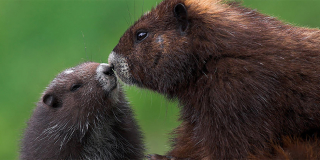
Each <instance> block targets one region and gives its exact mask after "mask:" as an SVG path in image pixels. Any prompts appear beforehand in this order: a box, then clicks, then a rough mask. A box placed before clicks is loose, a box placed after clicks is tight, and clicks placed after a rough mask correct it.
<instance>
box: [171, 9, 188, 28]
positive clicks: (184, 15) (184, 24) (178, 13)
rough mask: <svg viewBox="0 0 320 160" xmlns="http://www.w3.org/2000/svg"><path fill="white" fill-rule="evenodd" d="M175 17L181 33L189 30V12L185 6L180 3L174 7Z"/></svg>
mask: <svg viewBox="0 0 320 160" xmlns="http://www.w3.org/2000/svg"><path fill="white" fill-rule="evenodd" d="M174 16H175V17H176V18H177V20H178V22H179V24H180V29H181V32H185V31H186V30H187V28H188V25H189V23H188V11H187V8H186V6H185V5H184V4H182V3H178V4H177V5H176V6H175V7H174Z"/></svg>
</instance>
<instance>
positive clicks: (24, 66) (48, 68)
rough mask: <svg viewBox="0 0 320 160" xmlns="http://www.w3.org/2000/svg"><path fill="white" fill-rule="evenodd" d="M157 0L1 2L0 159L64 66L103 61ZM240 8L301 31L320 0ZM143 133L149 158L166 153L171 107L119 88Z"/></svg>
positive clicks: (280, 0) (317, 15)
mask: <svg viewBox="0 0 320 160" xmlns="http://www.w3.org/2000/svg"><path fill="white" fill-rule="evenodd" d="M156 2H160V0H0V76H1V78H0V159H1V160H2V159H5V160H6V159H17V157H18V151H19V140H20V137H21V134H22V132H23V128H25V126H26V121H27V120H28V118H29V117H30V115H31V113H32V110H33V108H34V107H35V103H36V102H37V101H38V99H39V97H40V95H41V93H42V92H43V90H44V89H45V87H46V86H47V85H48V83H49V82H50V81H51V80H52V79H53V78H54V77H55V75H56V74H58V73H59V72H60V71H62V70H64V69H65V68H68V67H72V66H75V65H77V64H79V63H81V62H84V61H88V60H90V61H96V62H107V58H108V55H109V53H110V52H111V50H112V49H113V47H114V46H115V45H116V44H117V42H118V40H119V38H120V37H121V35H122V34H123V33H124V32H125V30H126V29H127V28H128V27H129V25H130V24H132V23H133V20H136V19H137V18H138V17H139V16H140V15H141V14H142V13H143V12H144V11H146V10H149V9H151V7H152V6H155V5H156ZM243 4H244V5H245V6H248V7H251V8H257V9H258V10H259V11H261V12H263V13H266V14H269V15H272V16H275V17H279V19H281V20H284V21H286V22H289V23H292V24H295V25H299V26H306V27H319V26H320V10H319V8H320V1H317V0H268V1H267V0H244V3H243ZM125 89H126V91H127V96H128V99H129V101H130V103H131V104H132V106H134V109H135V113H136V115H137V116H136V117H137V119H138V121H139V124H140V125H141V127H142V129H143V132H144V133H145V137H146V139H145V142H146V145H147V149H148V150H147V152H148V153H159V154H162V153H165V152H166V151H167V150H168V149H169V143H168V137H170V136H169V134H168V133H170V131H171V130H172V129H173V128H175V127H176V126H177V125H178V124H179V122H178V121H177V118H178V113H179V112H178V108H177V107H176V106H177V104H176V103H173V102H168V100H166V99H165V98H164V97H162V96H161V95H158V94H156V93H153V92H151V91H146V90H141V89H138V88H136V87H125Z"/></svg>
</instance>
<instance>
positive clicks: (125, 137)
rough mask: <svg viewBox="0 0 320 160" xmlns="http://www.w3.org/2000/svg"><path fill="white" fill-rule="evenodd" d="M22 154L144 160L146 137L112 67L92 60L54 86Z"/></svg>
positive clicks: (29, 159)
mask: <svg viewBox="0 0 320 160" xmlns="http://www.w3.org/2000/svg"><path fill="white" fill-rule="evenodd" d="M109 68H110V67H109ZM109 70H110V69H109ZM20 152H21V153H20V158H21V159H23V160H36V159H39V160H40V159H109V160H111V159H119V160H120V159H123V160H125V159H127V160H136V159H143V158H144V153H143V152H144V147H143V143H142V134H141V132H140V130H139V126H138V125H137V124H136V122H135V119H134V117H133V113H132V110H131V107H130V106H129V104H128V102H127V101H126V99H125V96H124V94H123V92H122V89H121V87H120V86H119V84H118V83H117V80H116V77H115V76H114V75H111V74H110V73H108V65H107V64H99V63H92V62H88V63H83V64H81V65H78V66H76V67H74V68H70V69H67V70H65V71H64V72H61V73H60V74H59V75H58V76H57V77H56V78H55V79H54V80H53V81H52V82H51V83H50V85H49V86H48V87H47V89H46V90H45V92H44V93H43V95H42V97H41V99H40V101H39V102H38V104H37V107H36V108H35V110H34V113H33V115H32V116H31V118H30V120H29V122H28V127H27V128H26V130H25V133H24V136H23V139H22V144H21V151H20Z"/></svg>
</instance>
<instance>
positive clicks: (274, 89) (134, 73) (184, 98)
mask: <svg viewBox="0 0 320 160" xmlns="http://www.w3.org/2000/svg"><path fill="white" fill-rule="evenodd" d="M109 63H110V64H112V65H114V67H115V70H116V74H117V76H118V77H119V78H120V79H121V80H122V81H124V82H125V83H128V84H134V85H137V86H139V87H142V88H147V89H151V90H154V91H157V92H159V93H162V94H164V95H166V96H167V97H168V98H172V99H178V101H179V103H180V105H181V106H182V107H181V120H182V124H181V125H180V126H179V127H178V128H177V129H176V130H175V133H176V135H177V136H176V139H175V142H174V145H173V150H172V151H170V152H169V153H168V155H169V156H172V157H175V158H177V159H179V158H180V159H183V158H189V159H241V158H246V157H247V156H249V155H250V156H251V155H268V156H269V157H271V158H272V156H274V155H275V154H276V150H277V149H275V148H277V147H274V144H276V145H278V147H280V148H283V149H284V150H285V149H286V146H290V145H284V144H285V143H284V140H283V139H287V138H288V137H289V138H292V137H294V138H293V139H292V140H294V139H303V140H302V141H304V140H305V138H306V137H310V136H311V137H312V136H314V135H315V134H316V133H318V131H319V129H320V30H318V29H308V28H300V27H295V26H292V25H289V24H285V23H282V22H280V21H279V20H277V19H276V18H272V17H269V16H266V15H263V14H261V13H259V12H257V11H254V10H251V9H248V8H244V7H241V6H240V5H239V4H237V3H225V2H223V1H219V0H165V1H163V2H161V3H160V4H159V5H158V6H157V7H156V8H155V9H152V11H151V12H149V13H146V14H145V15H143V16H142V17H141V19H139V20H138V21H137V22H136V23H135V24H134V25H133V26H131V27H130V28H129V29H128V30H127V31H126V32H125V33H124V35H123V37H122V38H121V39H120V41H119V43H118V45H117V46H116V47H115V48H114V50H113V52H112V53H111V55H110V56H109ZM284 137H285V138H284ZM288 142H290V141H288ZM308 142H309V141H306V142H305V143H308ZM310 143H311V142H310ZM292 144H300V143H297V142H294V143H292ZM288 148H290V147H288ZM291 148H292V147H291ZM293 148H294V147H293ZM311 148H312V147H311ZM318 149H319V148H318ZM314 153H316V154H317V156H319V154H320V153H319V152H318V153H317V152H314ZM319 157H320V156H319ZM319 157H318V158H319Z"/></svg>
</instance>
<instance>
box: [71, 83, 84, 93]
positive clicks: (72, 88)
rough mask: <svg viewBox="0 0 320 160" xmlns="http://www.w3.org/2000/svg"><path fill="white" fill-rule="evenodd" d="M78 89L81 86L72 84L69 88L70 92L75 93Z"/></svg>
mask: <svg viewBox="0 0 320 160" xmlns="http://www.w3.org/2000/svg"><path fill="white" fill-rule="evenodd" d="M80 87H82V84H73V85H72V86H71V88H70V91H71V92H74V91H77V90H78V89H79V88H80Z"/></svg>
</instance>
